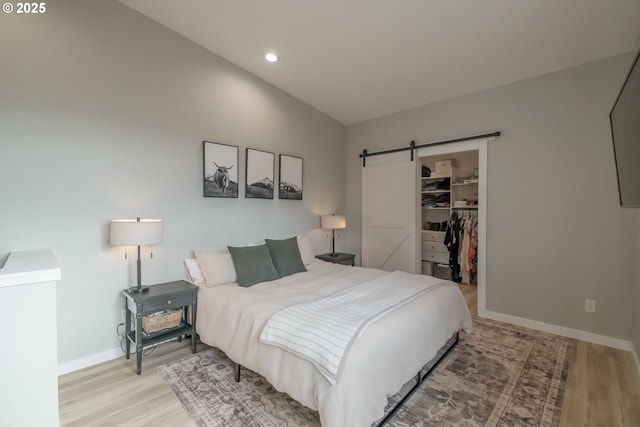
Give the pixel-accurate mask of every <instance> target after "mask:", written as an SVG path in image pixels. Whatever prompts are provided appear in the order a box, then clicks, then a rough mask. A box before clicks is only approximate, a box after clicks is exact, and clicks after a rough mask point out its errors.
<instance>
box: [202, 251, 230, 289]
mask: <svg viewBox="0 0 640 427" xmlns="http://www.w3.org/2000/svg"><path fill="white" fill-rule="evenodd" d="M194 253H195V255H196V260H198V264H200V270H201V271H202V276H203V277H204V280H205V282H206V284H207V286H218V285H223V284H225V283H233V282H237V281H238V276H237V275H236V269H235V267H234V266H233V260H232V259H231V254H230V253H229V252H200V251H194Z"/></svg>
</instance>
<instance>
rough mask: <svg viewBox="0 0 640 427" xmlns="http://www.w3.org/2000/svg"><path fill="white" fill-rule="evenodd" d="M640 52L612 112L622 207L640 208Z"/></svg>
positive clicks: (612, 127)
mask: <svg viewBox="0 0 640 427" xmlns="http://www.w3.org/2000/svg"><path fill="white" fill-rule="evenodd" d="M639 59H640V51H639V52H638V53H637V54H636V58H635V60H634V61H633V65H632V66H631V71H629V75H628V76H627V79H626V80H625V82H624V84H623V85H622V90H620V93H619V94H618V98H617V99H616V102H615V104H613V108H612V109H611V113H609V121H610V122H611V135H612V138H613V154H614V157H615V162H616V172H617V174H618V193H619V195H620V206H622V207H625V208H640V61H639Z"/></svg>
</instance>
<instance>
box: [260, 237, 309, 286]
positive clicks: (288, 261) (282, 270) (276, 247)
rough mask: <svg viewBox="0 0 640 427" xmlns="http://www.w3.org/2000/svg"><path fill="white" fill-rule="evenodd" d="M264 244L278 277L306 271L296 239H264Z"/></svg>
mask: <svg viewBox="0 0 640 427" xmlns="http://www.w3.org/2000/svg"><path fill="white" fill-rule="evenodd" d="M265 242H267V246H268V247H269V252H271V259H272V260H273V265H274V266H275V267H276V271H277V272H278V275H279V276H280V277H285V276H288V275H290V274H293V273H300V272H301V271H307V269H306V268H305V266H304V263H303V262H302V257H301V256H300V248H298V239H296V238H295V237H292V238H290V239H285V240H271V239H265Z"/></svg>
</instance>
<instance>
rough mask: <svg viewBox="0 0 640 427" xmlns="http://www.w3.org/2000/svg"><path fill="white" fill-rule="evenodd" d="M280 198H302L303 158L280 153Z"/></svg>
mask: <svg viewBox="0 0 640 427" xmlns="http://www.w3.org/2000/svg"><path fill="white" fill-rule="evenodd" d="M279 181H280V182H279V184H280V185H279V192H278V197H279V198H280V199H288V200H302V158H300V157H293V156H287V155H285V154H280V179H279Z"/></svg>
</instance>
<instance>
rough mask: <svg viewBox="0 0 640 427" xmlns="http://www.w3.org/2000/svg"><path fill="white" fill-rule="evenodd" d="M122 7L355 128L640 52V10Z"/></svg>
mask: <svg viewBox="0 0 640 427" xmlns="http://www.w3.org/2000/svg"><path fill="white" fill-rule="evenodd" d="M121 1H122V3H124V4H126V5H128V6H130V7H132V8H134V9H136V10H138V11H139V12H141V13H143V14H145V15H147V16H149V17H150V18H152V19H154V20H155V21H157V22H159V23H161V24H163V25H165V26H167V27H169V28H171V29H172V30H174V31H176V32H178V33H180V34H182V35H184V36H185V37H187V38H189V39H191V40H193V41H194V42H196V43H197V44H199V45H201V46H203V47H205V48H206V49H208V50H210V51H212V52H214V53H216V54H218V55H220V56H222V57H223V58H226V59H227V60H229V61H231V62H233V63H234V64H236V65H238V66H240V67H242V68H244V69H246V70H248V71H249V72H251V73H253V74H255V75H256V76H259V77H261V78H262V79H264V80H266V81H267V82H269V83H271V84H273V85H274V86H276V87H278V88H280V89H282V90H284V91H285V92H287V93H289V94H291V95H293V96H294V97H296V98H298V99H300V100H302V101H304V102H306V103H307V104H309V105H311V106H313V107H315V108H317V109H318V110H320V111H322V112H324V113H326V114H327V115H329V116H331V117H333V118H335V119H336V120H338V121H340V122H342V123H344V124H347V125H348V124H353V123H357V122H360V121H363V120H367V119H372V118H375V117H380V116H384V115H387V114H391V113H394V112H397V111H401V110H406V109H409V108H413V107H417V106H420V105H425V104H428V103H430V102H434V101H437V100H441V99H445V98H450V97H453V96H458V95H462V94H465V93H469V92H474V91H478V90H481V89H486V88H490V87H495V86H499V85H502V84H505V83H509V82H513V81H517V80H521V79H525V78H528V77H532V76H536V75H540V74H545V73H548V72H552V71H556V70H561V69H564V68H568V67H572V66H575V65H579V64H583V63H586V62H590V61H593V60H596V59H600V58H604V57H607V56H612V55H616V54H620V53H624V52H629V51H633V50H635V49H637V48H638V46H639V44H640V43H639V41H640V0H315V1H312V0H178V1H176V0H121ZM267 51H274V52H276V53H277V54H278V55H279V56H280V61H279V62H277V63H275V64H272V63H268V62H266V61H265V60H264V54H265V53H266V52H267Z"/></svg>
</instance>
